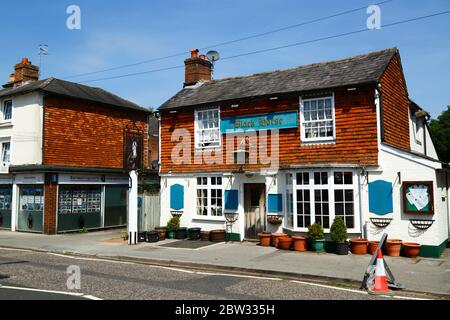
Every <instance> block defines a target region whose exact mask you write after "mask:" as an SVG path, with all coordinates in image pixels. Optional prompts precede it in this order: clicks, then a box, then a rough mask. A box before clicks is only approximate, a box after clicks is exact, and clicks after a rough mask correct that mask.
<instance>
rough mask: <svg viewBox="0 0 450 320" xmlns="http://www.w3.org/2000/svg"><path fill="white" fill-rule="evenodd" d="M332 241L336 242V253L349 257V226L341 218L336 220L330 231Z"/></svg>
mask: <svg viewBox="0 0 450 320" xmlns="http://www.w3.org/2000/svg"><path fill="white" fill-rule="evenodd" d="M330 236H331V240H333V241H334V242H335V248H336V250H335V252H336V254H338V255H342V256H345V255H348V242H347V226H346V225H345V223H344V220H342V218H341V217H337V218H335V219H334V221H333V224H332V225H331V229H330Z"/></svg>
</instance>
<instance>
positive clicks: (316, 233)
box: [308, 223, 325, 240]
mask: <svg viewBox="0 0 450 320" xmlns="http://www.w3.org/2000/svg"><path fill="white" fill-rule="evenodd" d="M308 238H310V239H312V240H323V239H324V238H325V236H324V233H323V227H322V225H321V224H320V223H314V224H312V225H310V226H309V227H308Z"/></svg>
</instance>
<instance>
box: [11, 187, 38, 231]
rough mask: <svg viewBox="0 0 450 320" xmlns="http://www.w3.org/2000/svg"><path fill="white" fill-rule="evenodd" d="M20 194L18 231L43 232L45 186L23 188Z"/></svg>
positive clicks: (20, 189)
mask: <svg viewBox="0 0 450 320" xmlns="http://www.w3.org/2000/svg"><path fill="white" fill-rule="evenodd" d="M19 194H20V198H19V199H20V200H19V214H18V217H17V218H18V219H17V230H18V231H25V232H42V229H43V222H44V186H21V187H20V188H19Z"/></svg>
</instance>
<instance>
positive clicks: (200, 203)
mask: <svg viewBox="0 0 450 320" xmlns="http://www.w3.org/2000/svg"><path fill="white" fill-rule="evenodd" d="M197 215H198V216H205V217H206V216H210V217H221V216H222V215H223V186H222V177H198V178H197Z"/></svg>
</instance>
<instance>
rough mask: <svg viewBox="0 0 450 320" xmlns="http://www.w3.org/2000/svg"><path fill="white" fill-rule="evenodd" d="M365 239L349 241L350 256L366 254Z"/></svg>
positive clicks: (366, 241)
mask: <svg viewBox="0 0 450 320" xmlns="http://www.w3.org/2000/svg"><path fill="white" fill-rule="evenodd" d="M368 243H369V241H368V240H367V239H359V238H354V239H351V240H350V251H351V252H352V254H367V244H368Z"/></svg>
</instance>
